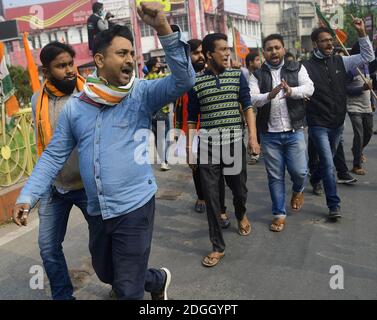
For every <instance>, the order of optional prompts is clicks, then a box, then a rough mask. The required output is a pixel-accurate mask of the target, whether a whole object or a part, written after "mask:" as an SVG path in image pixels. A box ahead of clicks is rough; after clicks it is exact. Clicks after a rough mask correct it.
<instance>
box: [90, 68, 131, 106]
mask: <svg viewBox="0 0 377 320" xmlns="http://www.w3.org/2000/svg"><path fill="white" fill-rule="evenodd" d="M134 83H135V74H133V75H132V78H131V80H130V83H129V84H128V85H126V86H123V87H116V86H113V85H111V84H109V83H108V82H107V81H106V80H105V79H103V78H102V77H98V76H97V73H93V74H92V75H90V76H89V77H88V78H87V79H86V83H85V85H84V92H85V94H86V95H87V96H88V98H90V99H91V100H93V101H94V102H96V103H99V104H102V105H107V106H116V105H117V104H119V102H121V101H122V100H123V99H124V98H125V97H127V96H128V94H129V93H130V92H131V91H132V89H133V85H134Z"/></svg>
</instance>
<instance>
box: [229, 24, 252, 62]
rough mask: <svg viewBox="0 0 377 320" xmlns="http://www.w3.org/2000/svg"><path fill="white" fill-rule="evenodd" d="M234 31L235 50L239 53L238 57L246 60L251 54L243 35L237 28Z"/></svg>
mask: <svg viewBox="0 0 377 320" xmlns="http://www.w3.org/2000/svg"><path fill="white" fill-rule="evenodd" d="M233 29H234V38H235V39H234V48H235V51H236V53H237V56H238V57H239V58H241V59H246V56H247V55H248V54H249V52H250V50H249V48H248V47H247V45H246V43H245V41H244V40H243V39H242V36H241V33H240V32H239V31H238V30H237V28H235V27H233Z"/></svg>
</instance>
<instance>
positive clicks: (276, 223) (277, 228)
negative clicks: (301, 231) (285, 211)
mask: <svg viewBox="0 0 377 320" xmlns="http://www.w3.org/2000/svg"><path fill="white" fill-rule="evenodd" d="M284 227H285V218H275V219H274V220H272V224H271V225H270V230H271V231H273V232H281V231H283V229H284Z"/></svg>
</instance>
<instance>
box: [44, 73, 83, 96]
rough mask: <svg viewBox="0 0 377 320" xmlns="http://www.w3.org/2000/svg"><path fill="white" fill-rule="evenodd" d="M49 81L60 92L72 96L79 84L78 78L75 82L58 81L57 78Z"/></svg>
mask: <svg viewBox="0 0 377 320" xmlns="http://www.w3.org/2000/svg"><path fill="white" fill-rule="evenodd" d="M49 81H50V82H51V83H52V84H53V85H54V86H55V88H56V89H58V90H59V91H60V92H63V93H65V94H66V95H70V94H72V93H73V91H74V90H75V87H76V83H77V77H76V78H75V79H73V80H56V79H55V78H51V79H49Z"/></svg>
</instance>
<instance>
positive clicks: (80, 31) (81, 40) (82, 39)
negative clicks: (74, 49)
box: [79, 28, 84, 43]
mask: <svg viewBox="0 0 377 320" xmlns="http://www.w3.org/2000/svg"><path fill="white" fill-rule="evenodd" d="M79 34H80V43H84V37H83V36H82V28H79Z"/></svg>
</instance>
